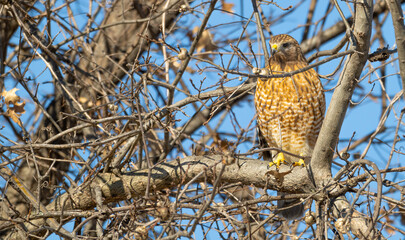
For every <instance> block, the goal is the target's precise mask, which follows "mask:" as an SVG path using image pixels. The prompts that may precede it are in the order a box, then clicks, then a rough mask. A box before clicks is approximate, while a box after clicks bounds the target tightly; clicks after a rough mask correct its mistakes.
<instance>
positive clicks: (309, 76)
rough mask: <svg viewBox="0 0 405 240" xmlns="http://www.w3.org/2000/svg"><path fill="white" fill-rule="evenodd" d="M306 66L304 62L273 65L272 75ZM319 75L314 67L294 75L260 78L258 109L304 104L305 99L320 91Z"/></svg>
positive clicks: (257, 97)
mask: <svg viewBox="0 0 405 240" xmlns="http://www.w3.org/2000/svg"><path fill="white" fill-rule="evenodd" d="M303 67H305V65H303V64H298V65H293V66H289V65H285V66H284V67H283V68H281V66H280V65H276V66H272V67H271V69H270V74H271V75H281V74H285V73H289V72H293V71H294V70H297V69H301V68H303ZM317 81H318V82H319V79H318V76H317V74H316V72H315V71H314V70H313V69H309V70H307V71H305V72H302V73H298V74H295V75H293V76H286V77H279V78H269V79H258V81H257V87H256V93H255V104H256V108H257V110H259V109H260V108H263V107H265V108H267V109H269V108H271V106H274V107H277V108H280V106H285V107H288V106H290V107H293V106H292V105H298V106H300V105H302V103H303V102H305V100H307V99H308V98H311V97H312V95H314V96H315V95H317V94H318V91H319V89H318V88H319V86H317Z"/></svg>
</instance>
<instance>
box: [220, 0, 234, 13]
mask: <svg viewBox="0 0 405 240" xmlns="http://www.w3.org/2000/svg"><path fill="white" fill-rule="evenodd" d="M221 2H222V10H224V11H227V12H231V13H233V7H234V6H235V4H233V3H227V2H225V0H222V1H221Z"/></svg>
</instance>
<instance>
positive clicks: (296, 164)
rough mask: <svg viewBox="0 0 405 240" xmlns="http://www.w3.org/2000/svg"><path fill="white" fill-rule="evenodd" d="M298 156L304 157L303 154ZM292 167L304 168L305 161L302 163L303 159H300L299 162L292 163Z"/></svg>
mask: <svg viewBox="0 0 405 240" xmlns="http://www.w3.org/2000/svg"><path fill="white" fill-rule="evenodd" d="M300 156H301V157H302V156H304V154H302V153H301V154H300ZM293 166H294V167H295V166H303V167H305V161H304V159H303V158H300V160H299V161H298V162H294V164H293Z"/></svg>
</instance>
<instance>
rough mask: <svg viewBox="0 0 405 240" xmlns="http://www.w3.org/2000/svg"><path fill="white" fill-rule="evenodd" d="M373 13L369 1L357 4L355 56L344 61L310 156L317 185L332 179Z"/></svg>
mask: <svg viewBox="0 0 405 240" xmlns="http://www.w3.org/2000/svg"><path fill="white" fill-rule="evenodd" d="M372 13H373V4H372V1H371V0H368V1H365V2H364V3H358V4H356V14H355V25H354V29H353V34H354V36H355V37H356V40H357V45H356V46H355V50H356V52H355V53H353V54H352V55H350V56H349V58H348V59H347V61H346V64H345V67H344V69H343V71H342V74H341V75H340V78H339V81H338V84H337V87H336V90H335V92H334V93H333V96H332V100H331V103H330V105H329V107H328V111H327V113H326V117H325V120H324V122H323V125H322V129H321V131H320V133H319V137H318V141H317V144H316V146H315V149H314V152H313V154H312V156H313V157H312V160H311V167H312V169H313V171H314V177H315V180H316V182H317V183H318V182H321V181H322V180H324V179H326V178H329V177H330V176H331V171H330V170H331V163H332V158H333V154H334V149H335V146H336V143H337V139H338V137H339V133H340V128H341V127H342V124H343V120H344V118H345V115H346V110H347V107H348V105H349V102H350V99H351V97H352V94H353V91H354V88H355V87H356V84H357V80H358V79H359V77H360V74H361V72H362V70H363V67H364V65H365V63H366V61H367V56H368V50H369V45H370V36H371V26H372V23H371V21H372Z"/></svg>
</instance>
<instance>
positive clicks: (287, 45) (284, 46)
mask: <svg viewBox="0 0 405 240" xmlns="http://www.w3.org/2000/svg"><path fill="white" fill-rule="evenodd" d="M282 46H283V48H288V47H289V46H290V43H289V42H286V43H283V45H282Z"/></svg>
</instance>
